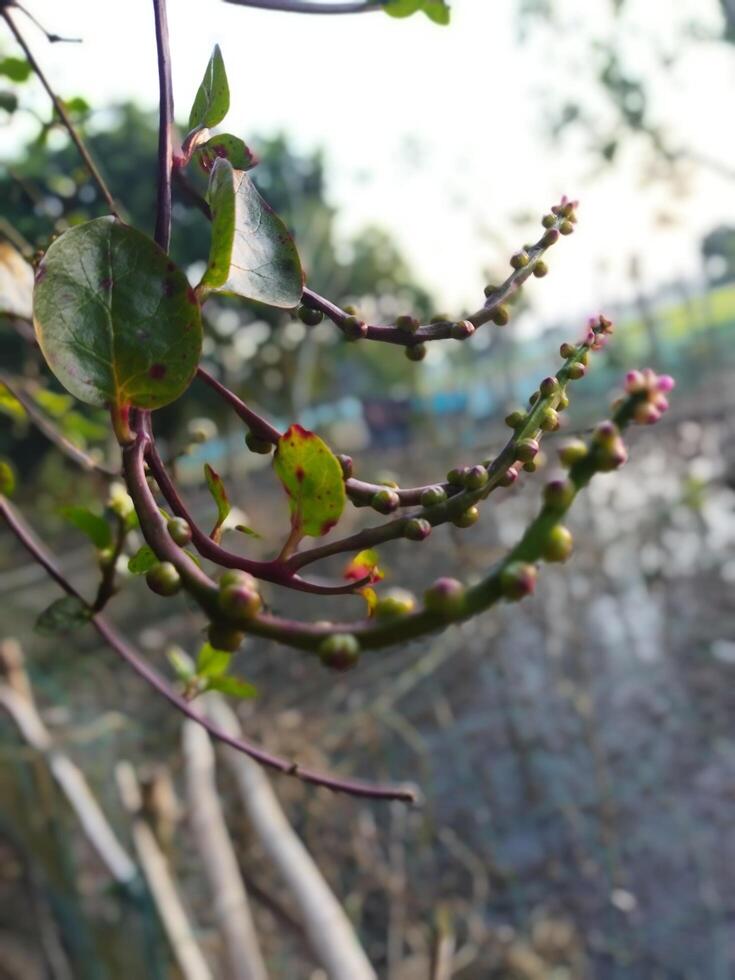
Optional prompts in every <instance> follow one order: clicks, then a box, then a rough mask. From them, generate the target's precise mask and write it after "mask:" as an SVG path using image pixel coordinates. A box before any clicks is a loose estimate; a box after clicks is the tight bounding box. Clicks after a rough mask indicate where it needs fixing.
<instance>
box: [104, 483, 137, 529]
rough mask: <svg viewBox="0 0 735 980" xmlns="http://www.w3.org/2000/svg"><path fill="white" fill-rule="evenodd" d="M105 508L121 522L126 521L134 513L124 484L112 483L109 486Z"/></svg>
mask: <svg viewBox="0 0 735 980" xmlns="http://www.w3.org/2000/svg"><path fill="white" fill-rule="evenodd" d="M107 506H108V507H109V508H110V510H111V511H112V512H113V513H114V514H116V515H117V516H118V517H119V518H120V519H121V520H123V521H124V520H127V518H128V517H130V516H131V515H132V514H133V513H134V511H135V504H134V503H133V499H132V497H131V496H130V494H129V493H128V492H127V490H126V489H125V484H124V483H112V484H111V485H110V495H109V497H108V498H107Z"/></svg>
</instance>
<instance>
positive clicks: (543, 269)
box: [533, 259, 549, 279]
mask: <svg viewBox="0 0 735 980" xmlns="http://www.w3.org/2000/svg"><path fill="white" fill-rule="evenodd" d="M533 274H534V276H536V278H537V279H543V278H544V276H547V275H548V274H549V267H548V265H547V264H546V263H545V262H544V261H543V259H539V260H538V262H537V263H536V264H535V265H534V267H533Z"/></svg>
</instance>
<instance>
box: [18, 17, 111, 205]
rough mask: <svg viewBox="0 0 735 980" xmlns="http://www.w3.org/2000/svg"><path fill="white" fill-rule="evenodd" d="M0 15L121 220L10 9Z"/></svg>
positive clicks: (104, 185)
mask: <svg viewBox="0 0 735 980" xmlns="http://www.w3.org/2000/svg"><path fill="white" fill-rule="evenodd" d="M0 15H1V16H2V17H3V19H4V21H5V23H6V24H7V25H8V27H9V28H10V30H11V32H12V34H13V36H14V37H15V40H16V41H17V42H18V44H19V45H20V47H21V48H22V49H23V53H24V55H25V56H26V59H27V60H28V64H29V65H30V66H31V68H32V69H33V71H34V72H35V73H36V76H37V78H38V80H39V82H40V83H41V85H43V87H44V88H45V89H46V92H47V94H48V97H49V98H50V99H51V101H52V103H53V105H54V109H55V110H56V112H57V113H58V115H59V118H60V119H61V121H62V123H63V125H64V128H65V129H66V131H67V133H68V134H69V136H70V137H71V140H72V142H73V143H74V145H75V146H76V148H77V150H78V151H79V155H80V156H81V158H82V160H84V164H85V166H86V168H87V170H88V171H89V173H90V176H91V177H92V179H93V180H94V182H95V183H96V184H97V186H98V187H99V189H100V192H101V193H102V196H103V197H104V199H105V201H106V202H107V207H108V208H109V209H110V213H111V214H114V215H115V217H116V218H119V217H120V214H119V211H118V207H117V205H116V203H115V199H114V198H113V196H112V194H111V193H110V190H109V188H108V186H107V184H106V183H105V180H104V178H103V176H102V174H101V173H100V172H99V170H98V168H97V164H96V163H95V162H94V160H93V159H92V156H91V154H90V152H89V150H88V149H87V147H86V146H85V145H84V143H83V141H82V138H81V136H80V135H79V133H78V132H77V130H76V127H75V126H74V123H73V122H72V121H71V117H70V116H69V113H68V112H67V111H66V108H65V106H64V103H63V102H62V101H61V99H60V98H59V97H58V96H57V95H56V93H55V92H54V90H53V89H52V88H51V85H50V83H49V81H48V79H47V78H46V76H45V75H44V73H43V71H42V69H41V66H40V65H39V63H38V62H37V61H36V59H35V58H34V56H33V54H32V52H31V50H30V48H29V47H28V44H27V43H26V40H25V38H24V37H23V35H22V34H21V33H20V31H19V30H18V28H17V26H16V24H15V21H14V20H13V18H12V17H11V14H10V10H9V9H8V7H7V5H4V4H0Z"/></svg>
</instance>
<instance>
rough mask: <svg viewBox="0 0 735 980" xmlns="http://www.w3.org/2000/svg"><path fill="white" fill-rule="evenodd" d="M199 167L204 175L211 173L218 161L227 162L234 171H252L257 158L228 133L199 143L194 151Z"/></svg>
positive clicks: (238, 139) (239, 140) (243, 144)
mask: <svg viewBox="0 0 735 980" xmlns="http://www.w3.org/2000/svg"><path fill="white" fill-rule="evenodd" d="M196 158H197V160H198V162H199V166H200V167H201V168H202V170H203V171H204V172H205V173H207V174H208V173H211V171H212V167H214V164H215V162H216V161H217V160H219V159H224V160H229V161H230V163H231V164H232V166H233V169H234V170H252V169H253V167H254V166H256V165H257V163H258V158H257V157H256V156H255V154H254V153H253V152H252V151H251V150H250V148H249V147H248V146H247V145H246V144H245V143H243V141H242V140H241V139H240V138H239V137H237V136H232V135H231V134H230V133H220V135H219V136H213V137H212V138H211V139H208V140H207V142H206V143H200V144H199V146H198V147H197V149H196Z"/></svg>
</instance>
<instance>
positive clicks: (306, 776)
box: [0, 496, 416, 803]
mask: <svg viewBox="0 0 735 980" xmlns="http://www.w3.org/2000/svg"><path fill="white" fill-rule="evenodd" d="M0 517H2V518H4V520H5V522H6V523H7V525H8V528H9V529H10V531H11V532H12V533H13V534H14V535H15V537H16V538H17V539H18V541H19V542H20V544H21V545H22V546H23V547H24V548H25V550H26V551H27V552H28V553H29V554H30V555H31V556H32V557H33V558H34V560H35V561H37V562H38V564H39V565H41V566H42V567H43V568H44V569H45V570H46V572H47V573H48V575H49V576H50V577H51V578H52V579H53V580H54V581H55V582H56V583H57V584H58V585H60V586H61V588H62V589H63V591H64V592H65V593H66V594H67V595H70V596H73V597H74V598H76V599H78V600H79V601H80V602H81V603H83V604H84V606H85V607H86V608H87V610H88V611H89V613H90V622H91V624H92V626H94V628H95V629H96V630H97V632H98V633H99V635H100V636H101V637H102V639H103V640H104V641H105V643H107V644H108V646H110V647H111V648H112V650H114V652H115V653H116V654H117V655H118V656H119V657H120V658H121V659H122V660H124V661H125V663H127V664H128V666H129V667H131V668H132V669H133V670H134V671H135V673H136V674H137V675H138V676H139V677H141V678H142V679H143V680H144V681H145V682H146V683H147V684H148V685H149V686H150V687H152V688H153V689H154V690H155V691H157V693H158V694H160V695H161V696H162V697H163V698H165V699H166V700H167V701H168V702H169V704H171V705H173V707H175V708H176V709H177V710H178V711H180V712H181V714H183V715H185V716H186V717H187V718H190V719H191V720H192V721H195V722H196V723H197V724H198V725H201V726H202V728H204V729H206V731H208V732H209V734H210V735H211V736H212V738H215V739H217V740H218V741H220V742H223V743H224V744H225V745H229V746H230V747H231V748H233V749H235V750H236V751H238V752H243V753H244V754H245V755H247V756H249V757H250V758H251V759H254V760H255V761H256V762H258V763H260V764H261V765H263V766H267V767H268V768H270V769H274V770H276V772H280V773H284V774H285V775H288V776H295V777H296V778H297V779H301V780H302V781H303V782H306V783H311V784H313V785H314V786H324V787H325V788H326V789H331V790H334V791H335V792H338V793H347V794H348V795H350V796H360V797H365V798H367V799H377V800H403V801H405V802H408V803H412V802H414V801H415V799H416V794H415V792H414V790H413V789H411V788H407V787H401V786H380V785H377V784H375V785H373V784H371V783H365V782H362V781H359V780H350V779H340V778H339V777H337V776H331V775H328V774H325V773H319V772H315V771H314V770H312V769H305V768H302V767H301V766H300V765H299V764H298V763H297V762H290V761H289V760H288V759H283V758H281V757H280V756H276V755H273V754H272V753H270V752H267V751H266V750H265V749H261V748H260V747H259V746H257V745H254V744H253V743H251V742H249V741H246V740H245V739H243V738H234V737H232V736H230V735H228V734H227V733H226V732H224V731H222V730H221V729H219V728H218V727H217V726H216V725H214V724H212V723H211V722H210V721H208V720H207V719H206V718H205V717H203V716H202V715H200V714H199V712H198V711H196V710H195V709H194V708H192V706H191V705H190V704H189V702H188V701H186V700H184V698H182V697H181V696H180V695H178V694H177V693H176V692H175V691H173V690H172V689H171V688H170V687H169V685H168V684H167V682H166V681H165V680H164V679H163V678H162V677H161V676H160V674H158V673H157V671H155V670H154V669H153V668H152V667H150V666H149V665H148V664H147V663H146V662H145V661H144V660H143V659H142V657H141V656H140V654H139V653H138V652H137V651H136V650H134V649H133V647H132V646H130V645H129V644H128V642H127V641H126V640H125V639H123V637H122V636H120V634H119V633H118V632H117V630H116V629H115V628H114V627H113V626H111V625H110V624H109V623H108V622H107V620H106V619H105V618H104V616H102V615H99V614H94V612H93V610H92V607H91V606H90V605H89V604H88V603H87V602H86V601H85V600H84V598H83V597H82V595H81V594H80V593H79V592H78V591H77V590H76V589H75V588H74V586H73V585H72V584H71V583H70V582H69V581H68V580H67V579H66V577H65V576H64V574H63V572H62V571H61V570H60V569H59V568H58V566H57V565H56V562H55V561H54V559H53V558H52V557H51V556H50V555H49V554H48V552H47V551H46V550H45V548H44V547H43V545H41V544H40V543H39V542H38V541H37V540H36V538H35V536H34V535H33V533H32V532H31V531H30V529H29V528H28V527H27V526H26V524H25V522H24V521H23V520H22V518H21V517H20V516H19V515H18V514H17V512H16V511H15V508H14V507H13V506H12V505H11V504H10V502H9V501H8V500H7V499H6V498H5V497H2V496H0ZM164 530H165V528H164ZM181 554H183V552H181ZM184 557H186V556H184ZM187 561H189V563H190V564H192V565H193V563H192V562H191V560H190V559H187ZM193 567H194V568H195V569H196V566H195V565H193ZM197 571H198V569H197ZM200 575H201V576H202V578H203V579H204V580H205V581H207V582H208V581H209V580H208V579H207V577H206V575H204V573H200Z"/></svg>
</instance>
